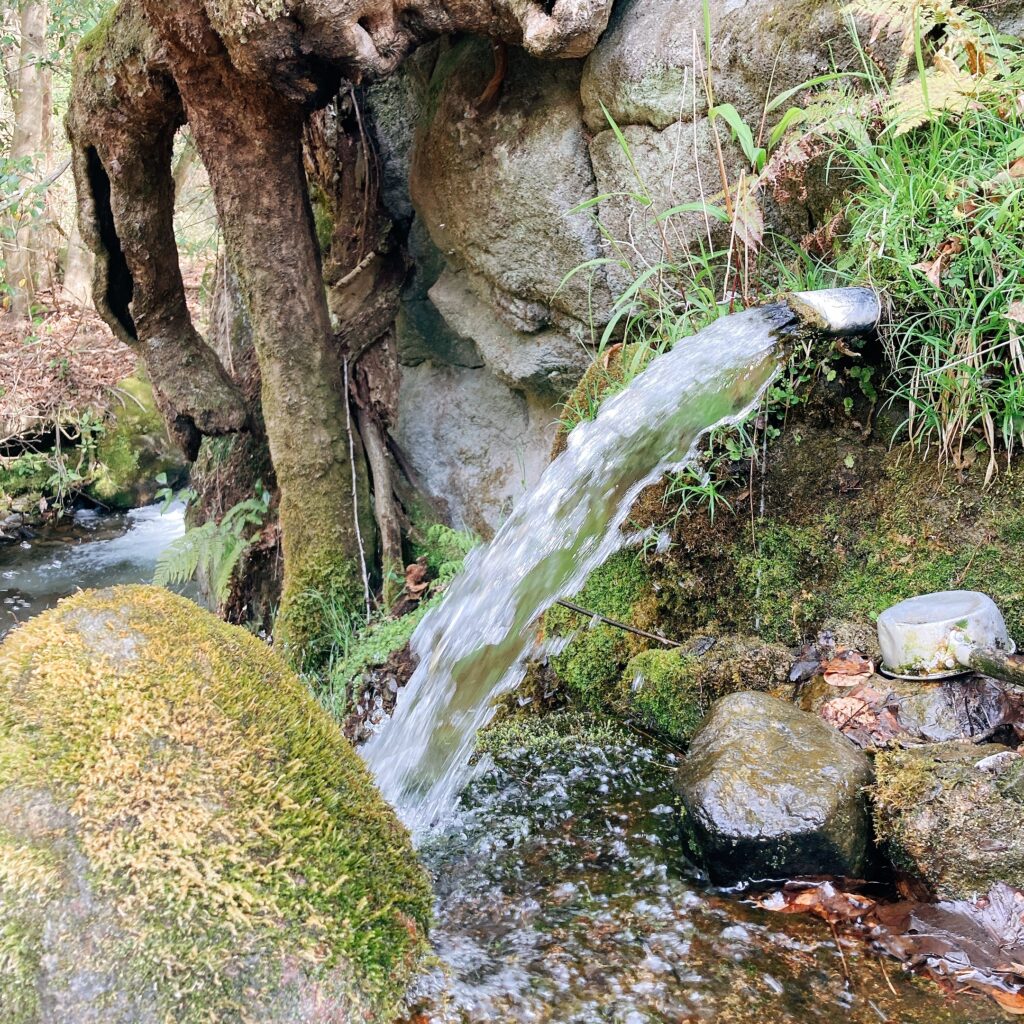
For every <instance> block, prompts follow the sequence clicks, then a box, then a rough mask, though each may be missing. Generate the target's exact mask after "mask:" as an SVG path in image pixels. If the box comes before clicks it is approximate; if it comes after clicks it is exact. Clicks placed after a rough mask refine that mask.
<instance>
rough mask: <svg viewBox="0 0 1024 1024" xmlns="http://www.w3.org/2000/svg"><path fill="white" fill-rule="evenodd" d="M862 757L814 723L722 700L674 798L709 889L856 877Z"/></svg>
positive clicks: (861, 836)
mask: <svg viewBox="0 0 1024 1024" xmlns="http://www.w3.org/2000/svg"><path fill="white" fill-rule="evenodd" d="M870 778H871V768H870V765H869V763H868V760H867V758H866V757H865V755H864V754H863V753H861V752H860V751H859V750H857V749H856V748H855V747H854V746H853V744H851V743H850V742H849V741H848V740H846V739H844V738H843V737H842V736H840V735H839V734H838V733H836V732H833V731H832V730H831V729H830V728H829V727H828V726H826V725H825V724H824V723H822V722H821V721H819V720H818V719H816V718H815V717H814V716H813V715H809V714H807V713H806V712H803V711H800V710H798V709H797V708H795V707H793V706H792V705H791V704H789V703H787V702H785V701H781V700H777V699H776V698H774V697H769V696H767V695H766V694H763V693H737V694H732V695H730V696H727V697H723V698H722V699H721V700H719V701H718V702H717V703H716V704H715V705H714V706H713V707H712V709H711V712H710V714H709V715H708V717H707V719H706V721H705V722H704V724H703V725H702V726H701V728H700V729H699V730H698V731H697V733H696V735H695V736H694V738H693V742H692V744H691V747H690V752H689V755H688V756H687V758H686V761H685V763H684V764H683V767H682V768H681V769H680V771H679V776H678V789H679V793H680V796H681V797H682V802H683V807H684V809H685V812H686V827H687V830H688V832H689V834H690V838H691V842H692V844H693V845H694V846H695V847H696V850H695V852H696V853H697V854H698V856H699V858H700V860H701V861H702V862H703V863H704V865H705V866H706V868H707V870H708V872H709V873H710V874H711V877H712V879H713V880H714V881H716V882H718V883H723V884H731V883H735V882H739V881H743V880H746V879H760V878H784V877H790V876H793V875H802V874H840V875H843V874H845V875H856V874H857V873H858V872H859V871H860V869H861V866H862V865H863V861H864V855H865V852H866V850H867V844H868V820H867V813H866V804H865V797H864V787H865V786H866V785H867V784H868V782H869V781H870Z"/></svg>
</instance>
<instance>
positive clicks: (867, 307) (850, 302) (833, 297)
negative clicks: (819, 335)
mask: <svg viewBox="0 0 1024 1024" xmlns="http://www.w3.org/2000/svg"><path fill="white" fill-rule="evenodd" d="M783 301H784V302H785V304H786V305H787V306H789V308H790V309H791V310H792V311H793V312H794V313H795V314H796V315H797V316H798V317H799V318H800V319H801V320H803V322H804V323H805V324H807V325H808V326H809V327H813V328H815V329H816V330H819V331H823V332H824V333H825V334H840V335H841V334H865V333H867V332H868V331H870V330H872V329H874V327H875V325H876V324H877V323H878V320H879V318H880V317H881V315H882V304H881V302H880V301H879V298H878V294H877V293H876V292H875V291H874V290H873V289H871V288H823V289H821V290H820V291H813V292H790V294H788V295H786V296H785V297H784V298H783Z"/></svg>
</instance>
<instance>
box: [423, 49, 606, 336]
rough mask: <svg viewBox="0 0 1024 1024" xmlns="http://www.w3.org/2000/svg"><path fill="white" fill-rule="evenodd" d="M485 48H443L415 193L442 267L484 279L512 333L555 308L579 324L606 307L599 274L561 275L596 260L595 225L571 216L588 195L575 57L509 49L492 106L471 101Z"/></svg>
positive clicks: (485, 64) (480, 79) (483, 70)
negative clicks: (546, 57) (545, 57)
mask: <svg viewBox="0 0 1024 1024" xmlns="http://www.w3.org/2000/svg"><path fill="white" fill-rule="evenodd" d="M492 70H493V58H492V56H491V48H490V46H489V45H488V44H487V42H486V41H484V40H477V39H467V40H463V41H461V42H459V43H458V44H456V45H455V46H454V47H453V48H452V49H451V50H449V51H448V52H447V53H444V54H442V56H441V57H440V59H439V60H438V63H437V67H436V68H435V71H434V76H433V80H432V81H431V86H430V96H431V104H430V107H429V109H428V110H427V112H426V115H425V120H424V124H423V125H422V127H421V128H420V130H419V132H418V133H417V137H416V146H415V151H414V154H413V159H412V168H411V174H412V178H411V190H412V197H413V202H414V204H415V206H416V210H417V212H418V214H419V215H420V216H421V217H422V218H423V220H424V222H425V223H426V225H427V227H428V228H429V230H430V235H431V237H432V238H433V240H434V242H435V243H436V244H437V246H438V248H439V249H440V250H441V252H442V253H443V254H444V256H445V258H446V259H447V260H448V261H449V263H452V264H455V265H458V266H462V267H465V268H467V269H469V270H471V271H472V272H473V273H474V274H477V275H479V276H480V277H482V278H484V279H485V280H486V281H487V282H488V284H489V285H490V286H492V287H493V288H494V289H495V291H496V295H495V308H496V309H497V310H498V311H499V313H500V314H501V315H502V316H503V317H505V318H506V319H507V320H508V322H509V323H510V324H511V325H512V326H514V327H516V328H517V329H519V330H523V329H529V330H539V329H540V328H541V327H544V326H547V325H548V324H549V323H551V322H553V321H554V320H556V319H557V318H558V317H559V316H560V315H561V316H569V317H573V318H575V319H577V320H579V321H581V322H583V323H587V322H588V320H589V317H590V315H591V309H592V308H593V307H594V306H595V304H596V308H597V309H598V310H599V311H600V310H604V309H606V307H607V294H606V292H605V290H604V287H603V280H602V279H601V275H600V274H598V276H597V278H596V280H595V281H594V282H593V287H592V286H591V283H590V282H589V281H588V276H587V275H586V274H578V275H576V276H575V277H573V278H571V279H570V280H568V281H565V278H566V275H568V274H569V273H570V272H571V271H573V270H574V269H575V268H577V267H578V266H580V265H581V264H584V263H586V262H587V261H589V260H593V259H595V258H598V257H600V256H601V255H602V250H601V246H600V235H599V232H598V229H597V226H596V225H595V224H594V223H593V220H592V219H591V217H590V216H588V214H587V213H586V212H583V213H577V214H570V213H569V211H570V210H571V209H572V208H573V207H575V206H576V205H577V204H578V203H580V202H581V201H583V200H586V199H591V198H593V196H594V195H595V185H594V175H593V172H592V170H591V166H590V159H589V156H588V153H587V142H586V137H585V134H584V129H583V118H582V105H581V102H580V96H579V77H580V72H581V64H580V63H579V62H578V61H539V60H535V59H533V58H531V57H529V56H528V55H527V54H525V53H523V52H521V51H519V50H515V49H513V50H512V51H511V52H510V54H509V68H508V74H507V75H506V78H505V81H504V84H503V86H502V90H501V97H500V100H499V102H498V104H497V107H496V109H495V110H493V111H490V112H478V111H477V110H476V101H477V98H478V97H479V95H480V93H481V92H482V91H483V88H484V86H485V85H486V83H487V81H488V79H489V78H490V76H491V73H492Z"/></svg>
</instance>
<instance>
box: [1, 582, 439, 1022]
mask: <svg viewBox="0 0 1024 1024" xmlns="http://www.w3.org/2000/svg"><path fill="white" fill-rule="evenodd" d="M39 793H43V794H45V795H46V798H47V800H49V801H50V803H51V804H52V805H53V808H54V811H53V813H51V814H50V818H51V819H52V820H50V821H48V822H45V823H44V824H45V827H43V826H41V825H40V815H39V813H37V812H33V813H29V812H30V811H31V810H32V807H31V805H32V801H34V800H36V799H37V794H39ZM0 805H2V806H3V809H4V823H5V828H7V829H8V831H0V865H3V867H2V869H0V911H2V913H0V920H2V921H4V922H5V924H4V926H3V931H0V1018H2V1019H3V1020H4V1021H8V1020H11V1021H18V1024H22V1022H23V1021H24V1022H26V1024H37V1022H38V1024H41V1021H40V1018H39V1016H38V1012H37V1011H36V1009H34V1008H33V1005H32V998H33V997H32V996H31V993H29V994H26V992H25V989H24V982H25V978H26V977H27V976H29V975H31V973H32V971H33V970H34V968H33V962H34V961H33V960H32V957H33V956H35V955H36V952H37V950H38V948H39V947H38V934H39V929H40V928H41V927H42V925H43V924H44V923H46V922H49V923H50V924H51V925H52V924H53V922H54V921H55V920H56V921H58V923H59V921H60V914H59V911H60V908H59V907H56V906H55V899H56V898H55V896H54V893H55V891H56V889H59V888H60V887H61V886H70V885H71V883H72V882H75V884H85V881H84V880H83V878H81V877H79V876H80V875H81V872H82V867H81V866H80V865H81V863H84V864H85V865H86V866H87V867H86V877H87V879H88V885H89V887H90V890H91V892H92V894H93V899H94V900H95V902H96V904H97V905H98V906H104V905H109V906H112V907H115V908H116V911H117V921H118V928H117V930H116V932H115V933H114V934H113V935H111V936H110V941H106V942H103V943H100V944H98V945H97V947H96V948H95V949H91V950H90V951H89V952H88V962H87V963H82V964H81V965H80V966H81V969H83V970H89V971H93V972H95V973H96V974H97V975H98V976H105V975H109V976H110V977H112V978H113V979H115V982H116V986H117V988H118V990H119V991H127V992H131V993H135V994H139V993H141V994H144V995H145V998H147V999H150V1000H153V999H155V1000H156V1001H157V1003H158V1006H157V1007H156V1009H158V1010H159V1011H160V1013H161V1015H162V1016H161V1017H160V1019H163V1016H166V1018H167V1019H173V1020H175V1021H176V1022H178V1024H192V1022H196V1024H199V1022H208V1021H211V1020H228V1019H232V1020H233V1019H237V1012H238V1011H237V1007H238V1005H239V1001H244V1002H245V1003H246V1005H247V1006H248V1007H251V1008H255V1007H258V1006H261V1005H263V1006H266V1005H269V1001H270V1000H271V998H272V994H273V996H274V998H276V997H277V996H276V994H277V993H278V992H280V991H282V990H285V991H287V990H288V986H289V985H292V986H294V985H295V984H296V979H298V978H302V979H307V980H308V983H309V985H314V984H315V985H317V986H318V987H319V991H320V993H321V995H322V997H323V999H324V1000H326V1001H327V1004H329V1005H334V1006H339V1007H341V1006H346V1007H351V1009H352V1017H351V1019H357V1016H358V1015H359V1014H361V1013H367V1014H369V1015H370V1016H369V1017H367V1018H366V1019H374V1020H381V1021H385V1020H388V1019H391V1017H390V1015H391V1014H393V1012H394V1011H395V1008H396V1005H397V1000H398V998H399V996H400V994H401V991H402V988H403V985H404V983H405V981H406V980H407V979H408V977H409V975H410V972H411V970H412V968H413V965H414V963H415V961H416V959H417V957H418V956H419V954H420V952H421V951H422V948H423V930H424V928H425V926H426V924H427V921H428V916H429V908H430V891H429V887H428V884H427V880H426V878H425V876H424V874H423V872H422V871H421V869H420V868H419V866H418V864H417V861H416V858H415V855H414V853H413V851H412V847H411V845H410V843H409V840H408V837H407V835H406V833H405V831H404V830H403V829H402V827H401V825H400V824H399V823H398V821H397V819H396V818H395V816H394V815H393V813H392V812H391V810H390V809H389V808H388V807H387V806H386V805H385V804H384V802H383V801H382V800H381V798H380V797H379V794H378V793H377V792H376V790H375V788H374V787H373V785H372V783H371V781H370V778H369V776H368V774H367V772H366V771H365V769H364V767H363V765H362V763H361V762H360V760H359V758H358V756H357V755H356V754H355V752H354V751H353V750H352V748H351V747H350V746H349V745H348V744H347V743H346V742H345V741H344V740H343V739H342V737H341V735H340V733H339V732H338V730H337V729H336V727H335V726H334V725H333V723H332V722H331V721H330V720H329V719H328V718H327V716H326V715H324V714H323V713H322V712H321V711H320V710H319V708H317V707H316V705H315V704H314V702H313V701H312V700H311V698H310V697H309V695H308V694H307V692H306V691H305V689H304V687H303V686H302V684H301V683H300V682H299V680H298V679H297V678H296V677H295V676H294V675H293V674H292V673H291V672H290V671H289V670H288V669H287V668H286V667H285V666H284V664H283V663H282V661H281V660H280V659H279V658H278V656H277V655H276V654H275V653H274V652H273V651H271V650H269V649H268V648H267V647H266V646H265V645H264V644H263V643H262V642H261V641H259V640H257V639H256V638H255V637H253V636H251V635H250V634H248V633H246V632H245V631H244V630H241V629H238V628H236V627H233V626H229V625H226V624H224V623H222V622H220V621H219V620H217V619H216V618H214V617H213V616H211V615H208V614H207V613H205V612H203V611H201V610H200V609H198V608H196V607H195V606H194V605H192V604H191V603H189V602H187V601H185V600H184V599H182V598H179V597H176V596H175V595H173V594H169V593H167V592H166V591H162V590H158V589H156V588H151V587H119V588H114V589H111V590H106V591H99V592H85V593H82V594H78V595H75V596H74V597H72V598H69V599H67V600H66V601H63V602H61V604H60V605H59V606H58V607H57V608H56V609H54V610H52V611H49V612H46V613H44V614H43V615H40V616H38V617H37V618H35V619H33V620H31V621H30V622H29V623H27V624H26V625H25V626H22V627H20V628H19V629H17V630H15V631H14V632H13V633H12V634H11V635H10V636H9V637H8V638H7V640H6V641H5V643H4V645H3V647H0ZM19 808H20V810H19ZM12 821H13V822H14V823H15V824H14V826H13V828H12V825H11V822H12ZM19 821H20V822H22V825H21V826H20V828H19V827H18V825H17V823H18V822H19ZM41 851H42V852H41ZM47 858H51V859H49V860H48V859H47ZM83 859H84V860H83ZM55 886H56V889H55V888H54V887H55ZM73 940H74V937H73V936H71V937H70V938H69V940H68V941H73ZM12 942H13V943H15V944H17V943H20V945H16V948H17V950H18V952H17V955H15V956H12V953H11V948H12ZM65 980H66V979H65ZM60 981H61V979H60V978H56V979H53V983H54V984H59V983H60ZM140 998H141V997H140ZM332 1000H333V1002H331V1001H332ZM278 1005H280V1004H278ZM18 1015H20V1016H18ZM359 1019H362V1017H359Z"/></svg>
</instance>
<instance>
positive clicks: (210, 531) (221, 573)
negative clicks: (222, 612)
mask: <svg viewBox="0 0 1024 1024" xmlns="http://www.w3.org/2000/svg"><path fill="white" fill-rule="evenodd" d="M257 492H258V496H257V497H254V498H246V499H245V500H244V501H240V502H238V504H237V505H233V506H232V507H231V508H230V509H228V511H227V512H225V513H224V515H223V517H222V518H221V519H220V521H217V520H213V519H211V520H210V521H209V522H207V523H203V524H202V525H201V526H194V527H191V528H190V529H188V530H186V531H185V534H184V536H182V537H179V538H178V539H177V540H176V541H174V543H173V544H171V545H169V546H168V547H167V548H166V549H165V550H164V551H163V552H162V553H161V555H160V557H159V558H158V559H157V563H156V572H155V573H154V575H153V583H154V585H155V586H158V587H167V586H172V585H174V584H181V583H187V582H188V581H189V580H192V579H195V578H196V576H197V575H199V576H201V577H202V578H203V580H205V582H206V584H207V586H208V587H209V588H210V592H211V593H212V594H213V595H214V597H215V598H216V599H217V602H218V603H219V604H223V603H224V602H225V601H226V600H227V598H228V594H229V592H230V589H231V577H232V575H233V573H234V571H235V568H236V567H237V566H238V563H239V561H240V560H241V558H242V556H243V555H244V554H245V552H246V551H248V550H249V548H250V547H251V546H252V544H253V542H254V540H255V536H256V532H258V529H259V527H261V526H262V525H263V521H264V519H265V518H266V514H267V509H268V507H269V505H270V492H269V491H266V490H263V489H262V487H261V486H260V485H257ZM254 527H255V528H256V531H254V530H253V528H254Z"/></svg>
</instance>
